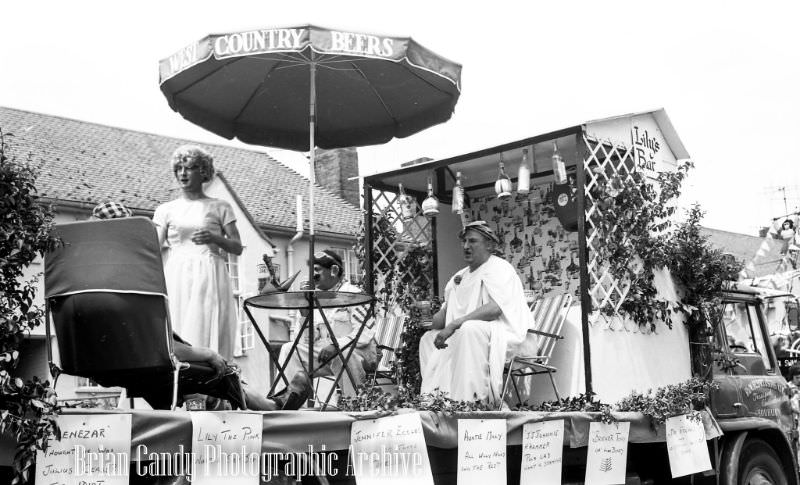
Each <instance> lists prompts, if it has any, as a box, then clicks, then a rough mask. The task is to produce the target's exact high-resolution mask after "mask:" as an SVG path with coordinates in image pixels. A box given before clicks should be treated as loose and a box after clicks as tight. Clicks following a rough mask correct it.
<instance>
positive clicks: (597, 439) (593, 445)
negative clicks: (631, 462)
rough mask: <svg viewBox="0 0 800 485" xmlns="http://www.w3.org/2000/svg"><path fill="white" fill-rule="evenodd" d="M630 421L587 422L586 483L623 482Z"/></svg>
mask: <svg viewBox="0 0 800 485" xmlns="http://www.w3.org/2000/svg"><path fill="white" fill-rule="evenodd" d="M630 428H631V423H627V422H626V423H612V424H604V423H600V422H597V421H592V422H591V423H589V449H588V456H587V457H586V485H609V484H615V483H625V465H626V464H627V461H628V433H629V432H630Z"/></svg>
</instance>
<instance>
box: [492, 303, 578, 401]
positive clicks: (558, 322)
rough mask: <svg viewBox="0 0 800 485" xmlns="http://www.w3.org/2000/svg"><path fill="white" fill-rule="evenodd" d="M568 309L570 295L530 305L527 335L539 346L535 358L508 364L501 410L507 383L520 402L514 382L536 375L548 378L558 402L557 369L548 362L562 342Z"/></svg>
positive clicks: (520, 398)
mask: <svg viewBox="0 0 800 485" xmlns="http://www.w3.org/2000/svg"><path fill="white" fill-rule="evenodd" d="M570 305H572V295H571V294H569V293H564V294H561V295H555V296H549V297H545V298H540V299H538V300H536V301H535V302H534V303H533V305H532V307H533V309H532V310H531V311H532V313H533V325H534V327H533V328H529V329H528V334H532V335H535V336H536V338H537V340H538V342H539V346H538V351H537V355H535V356H532V357H520V356H514V357H512V358H511V360H510V361H509V362H508V364H507V365H506V373H507V374H506V379H505V382H504V383H503V392H502V394H501V399H500V403H501V406H502V403H503V402H504V400H505V397H506V393H507V392H508V387H509V383H510V384H511V386H512V387H513V388H514V392H515V394H516V397H517V400H518V401H519V402H522V396H521V395H520V391H519V387H518V385H517V381H516V379H518V378H521V377H530V376H534V375H537V374H547V376H548V377H549V378H550V384H551V385H552V386H553V392H555V395H556V399H561V396H560V395H559V393H558V387H557V386H556V382H555V379H553V374H554V373H555V372H556V371H557V370H558V369H557V368H556V367H554V366H552V365H550V358H551V357H552V355H553V349H554V348H555V346H556V342H558V341H559V340H561V339H563V338H564V337H563V336H561V335H560V333H561V329H562V327H563V326H564V320H565V319H566V317H567V312H568V310H569V307H570Z"/></svg>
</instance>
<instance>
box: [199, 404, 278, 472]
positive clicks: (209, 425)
mask: <svg viewBox="0 0 800 485" xmlns="http://www.w3.org/2000/svg"><path fill="white" fill-rule="evenodd" d="M189 415H190V416H191V417H192V485H206V484H208V485H215V484H217V483H223V482H224V483H225V484H228V485H230V484H236V485H258V483H259V463H260V461H259V455H260V454H261V430H262V426H263V418H262V417H261V415H260V414H249V413H238V412H237V413H221V412H214V413H210V412H205V411H193V412H191V413H189Z"/></svg>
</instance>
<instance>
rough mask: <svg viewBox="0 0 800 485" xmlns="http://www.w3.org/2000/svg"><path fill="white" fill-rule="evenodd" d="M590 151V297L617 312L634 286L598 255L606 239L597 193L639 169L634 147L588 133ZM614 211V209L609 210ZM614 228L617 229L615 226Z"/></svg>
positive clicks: (595, 304) (587, 159)
mask: <svg viewBox="0 0 800 485" xmlns="http://www.w3.org/2000/svg"><path fill="white" fill-rule="evenodd" d="M583 141H584V143H585V144H586V148H587V153H586V157H585V158H584V160H583V169H584V171H585V173H586V181H585V187H584V189H585V192H586V226H585V227H586V246H587V248H588V250H589V257H588V264H587V268H588V272H589V296H590V297H591V300H592V309H593V310H597V309H598V308H602V307H609V306H610V307H611V308H613V310H614V311H615V312H619V308H620V306H621V305H622V303H623V302H624V301H625V297H626V296H627V294H628V291H629V289H630V283H629V282H627V281H624V280H619V279H617V278H615V277H614V275H612V274H611V272H610V271H609V267H608V265H607V264H606V263H601V261H599V258H598V254H597V248H598V247H599V246H600V245H601V244H605V241H603V240H602V235H601V231H599V230H598V224H599V223H600V219H601V216H602V209H600V207H599V206H598V204H597V200H595V197H596V194H597V193H598V192H599V191H600V189H601V188H602V186H603V185H606V184H608V183H609V181H610V180H611V179H612V178H614V177H619V178H621V179H623V180H628V179H630V178H631V175H632V174H633V173H634V171H635V170H636V168H635V163H634V161H633V149H632V147H626V146H623V145H614V144H612V143H609V142H605V141H599V140H597V139H595V138H593V137H590V136H586V135H584V137H583ZM607 210H610V209H607ZM612 230H613V229H612ZM599 317H600V312H593V318H594V319H595V320H596V319H597V318H599Z"/></svg>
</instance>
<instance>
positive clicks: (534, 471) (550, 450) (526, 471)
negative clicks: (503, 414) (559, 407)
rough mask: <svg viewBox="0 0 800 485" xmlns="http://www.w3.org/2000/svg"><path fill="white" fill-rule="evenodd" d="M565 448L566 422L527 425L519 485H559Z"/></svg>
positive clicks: (523, 442)
mask: <svg viewBox="0 0 800 485" xmlns="http://www.w3.org/2000/svg"><path fill="white" fill-rule="evenodd" d="M563 448H564V420H563V419H559V420H556V421H543V422H541V423H528V424H526V425H524V426H523V427H522V464H521V469H520V478H519V483H541V484H548V483H553V484H556V485H557V484H560V483H561V457H562V452H563Z"/></svg>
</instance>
